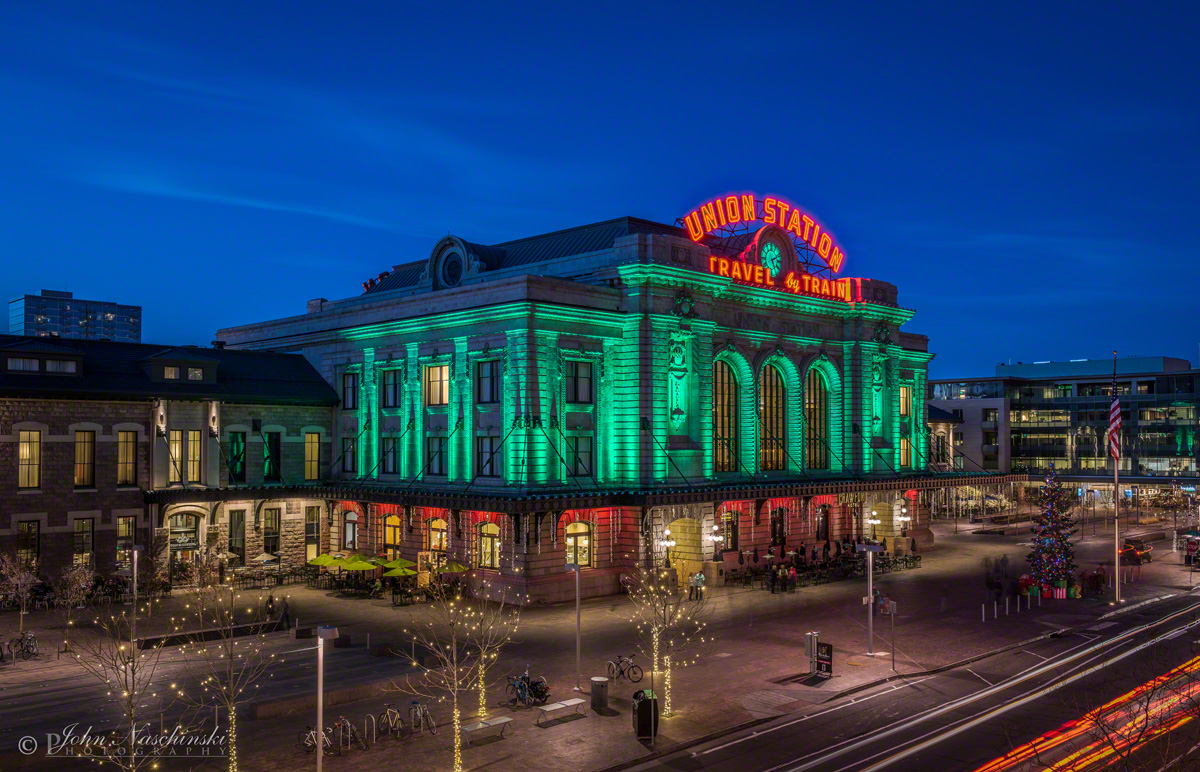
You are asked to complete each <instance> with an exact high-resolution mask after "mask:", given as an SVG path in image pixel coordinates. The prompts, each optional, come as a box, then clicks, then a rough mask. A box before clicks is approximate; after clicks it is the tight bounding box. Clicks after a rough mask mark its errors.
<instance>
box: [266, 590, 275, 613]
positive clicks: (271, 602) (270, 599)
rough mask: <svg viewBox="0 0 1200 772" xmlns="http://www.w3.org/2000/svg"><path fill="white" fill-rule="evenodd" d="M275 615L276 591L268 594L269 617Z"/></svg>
mask: <svg viewBox="0 0 1200 772" xmlns="http://www.w3.org/2000/svg"><path fill="white" fill-rule="evenodd" d="M274 616H275V593H268V594H267V619H272V618H274Z"/></svg>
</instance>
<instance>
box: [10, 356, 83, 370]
mask: <svg viewBox="0 0 1200 772" xmlns="http://www.w3.org/2000/svg"><path fill="white" fill-rule="evenodd" d="M75 366H76V365H75V360H74V359H47V360H46V372H48V373H73V372H75ZM10 369H11V368H10Z"/></svg>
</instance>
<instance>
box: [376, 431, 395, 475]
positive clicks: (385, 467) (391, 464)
mask: <svg viewBox="0 0 1200 772" xmlns="http://www.w3.org/2000/svg"><path fill="white" fill-rule="evenodd" d="M380 443H381V445H382V447H381V448H380V456H381V458H380V460H379V467H380V471H381V472H382V473H383V474H395V473H396V438H395V437H384V438H383V439H382V440H380Z"/></svg>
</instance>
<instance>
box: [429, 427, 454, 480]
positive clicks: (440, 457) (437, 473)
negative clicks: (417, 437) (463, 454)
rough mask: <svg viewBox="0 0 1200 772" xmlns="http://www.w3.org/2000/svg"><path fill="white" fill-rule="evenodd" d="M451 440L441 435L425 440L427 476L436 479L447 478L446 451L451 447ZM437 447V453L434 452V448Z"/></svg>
mask: <svg viewBox="0 0 1200 772" xmlns="http://www.w3.org/2000/svg"><path fill="white" fill-rule="evenodd" d="M448 439H449V438H448V437H443V436H441V435H433V436H430V437H426V438H425V475H426V476H429V475H432V476H434V477H445V476H446V449H447V447H448V445H449V443H448V442H447V440H448ZM435 445H436V446H437V452H436V453H435V452H434V449H435V448H434V446H435Z"/></svg>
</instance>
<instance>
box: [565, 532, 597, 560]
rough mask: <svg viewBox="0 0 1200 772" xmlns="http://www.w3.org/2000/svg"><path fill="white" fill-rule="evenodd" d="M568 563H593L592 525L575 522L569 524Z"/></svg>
mask: <svg viewBox="0 0 1200 772" xmlns="http://www.w3.org/2000/svg"><path fill="white" fill-rule="evenodd" d="M567 563H576V564H578V565H580V566H590V565H591V564H592V526H591V524H590V523H581V522H574V523H570V524H569V525H568V526H567Z"/></svg>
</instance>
